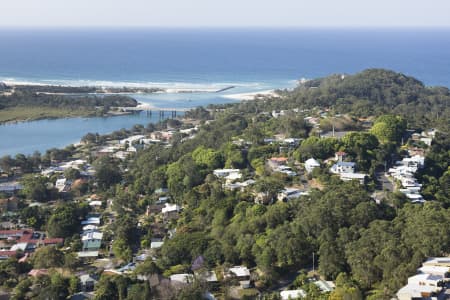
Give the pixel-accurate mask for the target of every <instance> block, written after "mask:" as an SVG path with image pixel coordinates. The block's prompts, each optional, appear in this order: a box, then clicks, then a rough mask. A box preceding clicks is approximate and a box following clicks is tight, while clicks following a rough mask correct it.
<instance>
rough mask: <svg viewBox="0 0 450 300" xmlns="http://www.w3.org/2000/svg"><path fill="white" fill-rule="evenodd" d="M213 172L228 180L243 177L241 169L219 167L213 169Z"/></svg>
mask: <svg viewBox="0 0 450 300" xmlns="http://www.w3.org/2000/svg"><path fill="white" fill-rule="evenodd" d="M213 174H214V175H215V176H216V177H219V178H225V179H227V180H236V179H240V178H241V177H242V174H241V170H239V169H217V170H214V171H213Z"/></svg>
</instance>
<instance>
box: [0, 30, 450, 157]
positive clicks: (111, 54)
mask: <svg viewBox="0 0 450 300" xmlns="http://www.w3.org/2000/svg"><path fill="white" fill-rule="evenodd" d="M449 53H450V29H427V30H425V29H407V30H406V29H404V30H403V29H402V30H401V29H383V30H381V29H364V30H362V29H361V30H359V29H308V30H306V29H304V30H300V29H232V30H231V29H127V30H125V29H102V30H100V29H95V30H88V29H83V30H81V29H64V30H62V29H61V30H44V29H40V30H35V29H0V81H6V82H15V83H19V82H21V83H36V84H63V85H105V86H146V87H147V86H157V87H163V88H167V89H173V90H176V89H187V90H196V91H200V92H195V93H182V94H180V93H175V92H173V93H165V94H152V95H135V96H136V98H137V99H138V100H139V101H141V102H144V103H148V104H151V105H153V106H155V107H157V108H177V107H178V108H185V107H193V106H198V105H207V104H209V103H229V102H235V101H237V100H235V99H233V98H228V97H224V96H229V95H234V94H239V93H246V92H254V91H264V90H268V89H275V88H292V87H294V86H295V84H296V81H297V80H299V79H301V78H316V77H321V76H326V75H329V74H332V73H355V72H359V71H361V70H364V69H366V68H388V69H392V70H395V71H399V72H403V73H405V74H407V75H411V76H414V77H416V78H418V79H419V80H421V81H423V82H424V83H425V84H428V85H444V86H450V74H449V72H448V70H449V69H450V55H449ZM226 86H234V87H235V88H233V89H230V90H228V91H226V92H224V93H221V94H217V93H206V92H205V91H210V90H218V89H220V88H223V87H226ZM154 121H155V120H154V119H148V118H147V116H146V115H144V114H141V115H133V116H125V117H113V118H107V119H104V118H91V119H88V120H86V119H84V118H74V119H61V120H51V121H46V120H41V121H34V122H28V123H26V124H23V123H19V124H7V125H2V126H0V137H1V138H2V141H7V142H2V143H1V145H0V155H5V154H11V155H14V154H16V153H19V152H20V153H25V154H30V153H32V152H33V151H35V150H38V151H41V152H44V151H45V150H46V149H48V148H51V147H62V146H64V145H67V144H69V143H74V142H77V141H79V139H80V138H81V137H82V136H83V135H85V134H86V133H87V132H99V133H106V132H111V131H113V130H117V129H120V128H129V127H131V126H132V125H133V124H136V123H139V124H147V123H148V122H154ZM74 122H75V123H74ZM77 122H78V123H77ZM30 127H32V128H39V130H38V131H37V130H31V129H30ZM56 127H57V128H58V131H55V128H56ZM36 135H38V136H39V139H38V141H39V143H38V142H33V137H35V136H36Z"/></svg>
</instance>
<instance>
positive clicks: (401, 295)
mask: <svg viewBox="0 0 450 300" xmlns="http://www.w3.org/2000/svg"><path fill="white" fill-rule="evenodd" d="M436 296H437V292H436V288H434V287H432V286H425V285H409V284H408V285H405V286H404V287H402V288H401V289H400V290H399V291H398V292H397V299H398V300H417V299H432V298H431V297H436ZM435 299H437V298H435Z"/></svg>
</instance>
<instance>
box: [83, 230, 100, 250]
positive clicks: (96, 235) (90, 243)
mask: <svg viewBox="0 0 450 300" xmlns="http://www.w3.org/2000/svg"><path fill="white" fill-rule="evenodd" d="M102 238H103V233H101V232H98V231H88V232H85V233H83V234H82V236H81V242H82V243H83V248H82V251H97V250H98V249H100V246H101V244H102Z"/></svg>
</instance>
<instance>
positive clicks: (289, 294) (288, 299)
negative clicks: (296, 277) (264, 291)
mask: <svg viewBox="0 0 450 300" xmlns="http://www.w3.org/2000/svg"><path fill="white" fill-rule="evenodd" d="M280 296H281V299H282V300H294V299H301V298H305V297H306V292H305V291H304V290H302V289H298V290H286V291H281V292H280Z"/></svg>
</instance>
